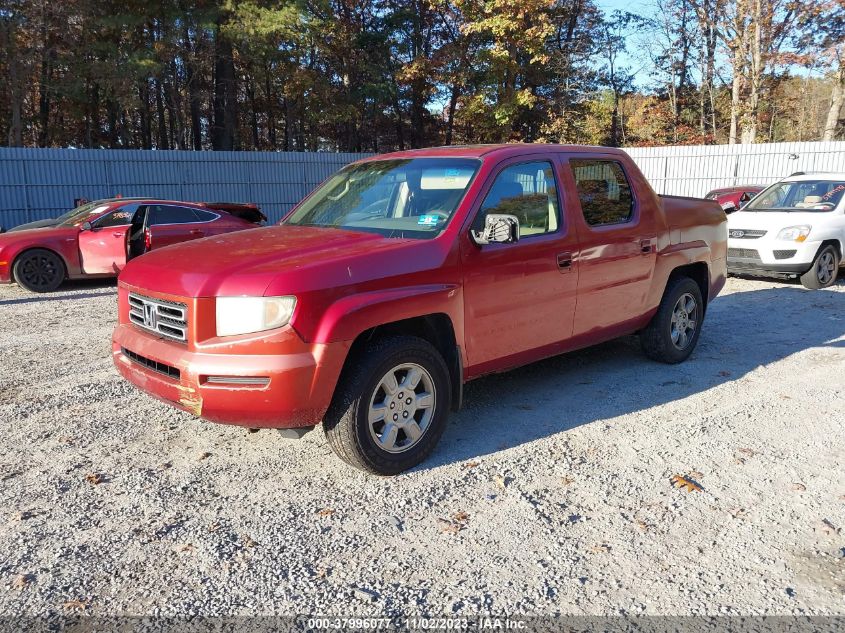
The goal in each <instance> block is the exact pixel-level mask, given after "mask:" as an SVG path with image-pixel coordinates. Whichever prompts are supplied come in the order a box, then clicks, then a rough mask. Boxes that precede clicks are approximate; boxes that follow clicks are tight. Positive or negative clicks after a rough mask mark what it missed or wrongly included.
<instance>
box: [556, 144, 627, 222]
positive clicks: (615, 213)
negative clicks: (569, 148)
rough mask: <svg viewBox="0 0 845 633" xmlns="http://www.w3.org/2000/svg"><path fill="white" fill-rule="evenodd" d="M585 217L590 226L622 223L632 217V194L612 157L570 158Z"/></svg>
mask: <svg viewBox="0 0 845 633" xmlns="http://www.w3.org/2000/svg"><path fill="white" fill-rule="evenodd" d="M569 165H570V167H571V168H572V173H573V175H574V176H575V186H576V187H577V189H578V198H579V199H580V200H581V210H582V211H583V213H584V219H585V220H586V221H587V224H589V225H590V226H603V225H606V224H623V223H625V222H630V221H631V218H633V217H634V197H633V195H632V193H631V184H630V183H629V182H628V178H627V177H626V176H625V171H624V170H623V169H622V165H620V164H619V163H618V162H617V161H615V160H593V159H580V158H574V159H570V161H569Z"/></svg>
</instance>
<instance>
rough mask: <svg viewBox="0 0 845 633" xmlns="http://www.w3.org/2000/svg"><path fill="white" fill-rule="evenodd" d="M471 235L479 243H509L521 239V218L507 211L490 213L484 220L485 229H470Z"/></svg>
mask: <svg viewBox="0 0 845 633" xmlns="http://www.w3.org/2000/svg"><path fill="white" fill-rule="evenodd" d="M469 234H470V236H471V237H472V239H473V241H474V242H475V243H476V244H478V245H484V244H509V243H511V242H518V241H519V219H518V218H517V217H516V216H515V215H508V214H505V213H488V214H487V217H486V219H485V221H484V230H482V231H479V232H475V231H472V230H470V232H469Z"/></svg>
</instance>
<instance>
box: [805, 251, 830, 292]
mask: <svg viewBox="0 0 845 633" xmlns="http://www.w3.org/2000/svg"><path fill="white" fill-rule="evenodd" d="M838 272H839V253H837V252H836V249H835V248H834V247H833V246H825V247H824V248H823V249H821V250H820V251H819V254H818V255H816V259H815V260H813V266H812V268H810V270H808V271H807V272H806V273H804V274H803V275H801V283H802V284H803V285H804V287H805V288H809V289H810V290H820V289H822V288H827V287H828V286H832V285H833V283H834V282H835V281H836V274H837V273H838Z"/></svg>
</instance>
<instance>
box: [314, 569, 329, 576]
mask: <svg viewBox="0 0 845 633" xmlns="http://www.w3.org/2000/svg"><path fill="white" fill-rule="evenodd" d="M314 575H315V576H317V578H325V577H326V576H328V575H329V571H328V570H327V569H326V568H325V567H320V568H319V569H317V572H316V573H315V574H314Z"/></svg>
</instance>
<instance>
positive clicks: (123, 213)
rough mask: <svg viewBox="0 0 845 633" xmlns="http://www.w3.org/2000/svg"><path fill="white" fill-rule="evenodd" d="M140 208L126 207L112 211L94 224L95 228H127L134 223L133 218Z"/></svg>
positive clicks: (135, 206) (134, 206)
mask: <svg viewBox="0 0 845 633" xmlns="http://www.w3.org/2000/svg"><path fill="white" fill-rule="evenodd" d="M137 208H138V205H137V204H134V205H130V204H128V205H125V206H122V207H120V208H118V209H115V210H114V211H110V212H109V213H106V214H105V215H104V216H102V217H101V218H100V219H98V220H97V221H96V222H94V228H97V229H106V228H109V227H110V226H126V225H128V224H131V223H132V216H133V215H134V214H135V210H136V209H137Z"/></svg>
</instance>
